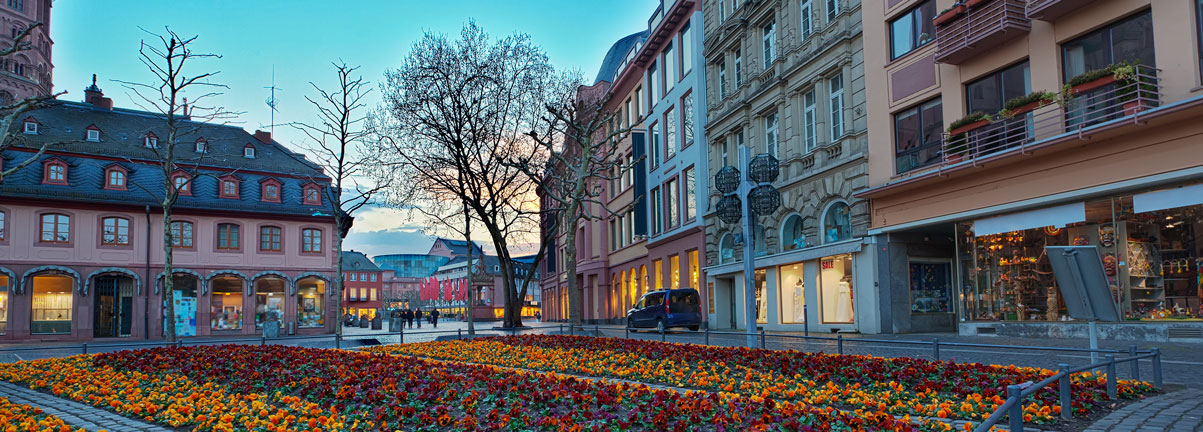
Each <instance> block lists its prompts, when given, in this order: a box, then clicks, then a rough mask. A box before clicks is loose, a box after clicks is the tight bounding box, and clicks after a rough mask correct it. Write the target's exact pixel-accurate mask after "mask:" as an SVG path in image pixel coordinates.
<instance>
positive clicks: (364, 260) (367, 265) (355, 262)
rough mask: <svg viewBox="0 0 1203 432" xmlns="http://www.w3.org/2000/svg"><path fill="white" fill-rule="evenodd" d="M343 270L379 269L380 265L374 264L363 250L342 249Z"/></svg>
mask: <svg viewBox="0 0 1203 432" xmlns="http://www.w3.org/2000/svg"><path fill="white" fill-rule="evenodd" d="M343 270H344V271H380V267H377V266H376V263H373V262H372V260H370V259H368V256H367V255H364V254H363V252H356V251H343Z"/></svg>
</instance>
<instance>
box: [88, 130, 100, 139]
mask: <svg viewBox="0 0 1203 432" xmlns="http://www.w3.org/2000/svg"><path fill="white" fill-rule="evenodd" d="M88 141H91V142H100V131H99V130H96V129H88Z"/></svg>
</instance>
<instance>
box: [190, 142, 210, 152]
mask: <svg viewBox="0 0 1203 432" xmlns="http://www.w3.org/2000/svg"><path fill="white" fill-rule="evenodd" d="M195 144H196V147H195V148H194V149H193V151H195V152H196V153H208V152H209V141H208V140H206V139H204V138H197V139H196V143H195Z"/></svg>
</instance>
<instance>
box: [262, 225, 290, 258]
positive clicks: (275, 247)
mask: <svg viewBox="0 0 1203 432" xmlns="http://www.w3.org/2000/svg"><path fill="white" fill-rule="evenodd" d="M283 231H284V230H283V229H281V228H280V227H277V226H265V227H259V251H260V252H280V251H281V250H282V248H281V246H280V238H281V237H282V236H283Z"/></svg>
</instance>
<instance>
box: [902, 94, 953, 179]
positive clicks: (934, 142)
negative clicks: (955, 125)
mask: <svg viewBox="0 0 1203 432" xmlns="http://www.w3.org/2000/svg"><path fill="white" fill-rule="evenodd" d="M943 109H944V108H943V105H942V104H941V103H940V99H935V100H931V101H927V102H924V103H922V104H919V105H917V106H915V107H913V108H909V109H907V110H904V111H901V112H899V113H897V114H894V146H895V149H894V151H895V161H894V166H895V168H896V169H897V170H898V173H899V174H901V173H904V172H907V171H911V170H914V169H916V168H922V167H925V166H928V165H931V164H934V163H936V162H939V161H940V151H941V149H940V143H941V141H943V139H944V113H943Z"/></svg>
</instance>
